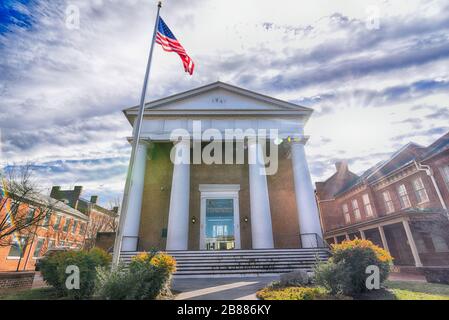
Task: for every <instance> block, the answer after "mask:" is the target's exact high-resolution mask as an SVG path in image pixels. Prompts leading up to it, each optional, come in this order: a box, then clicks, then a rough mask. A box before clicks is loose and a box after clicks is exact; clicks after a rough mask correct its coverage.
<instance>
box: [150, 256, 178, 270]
mask: <svg viewBox="0 0 449 320" xmlns="http://www.w3.org/2000/svg"><path fill="white" fill-rule="evenodd" d="M150 263H151V264H152V265H153V266H155V267H157V268H162V269H165V270H167V272H169V273H174V272H175V271H176V260H175V259H174V258H173V257H172V256H170V255H168V254H166V253H164V252H161V253H158V254H155V255H154V256H153V257H152V258H151V260H150Z"/></svg>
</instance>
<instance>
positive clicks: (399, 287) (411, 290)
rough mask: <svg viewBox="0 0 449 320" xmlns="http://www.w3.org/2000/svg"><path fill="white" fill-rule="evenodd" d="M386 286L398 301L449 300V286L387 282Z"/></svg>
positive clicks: (412, 282) (411, 282)
mask: <svg viewBox="0 0 449 320" xmlns="http://www.w3.org/2000/svg"><path fill="white" fill-rule="evenodd" d="M384 286H385V287H386V288H387V289H388V291H390V292H392V293H393V294H394V296H395V297H396V298H397V300H449V285H445V284H436V283H426V282H424V283H423V282H414V281H386V282H385V284H384Z"/></svg>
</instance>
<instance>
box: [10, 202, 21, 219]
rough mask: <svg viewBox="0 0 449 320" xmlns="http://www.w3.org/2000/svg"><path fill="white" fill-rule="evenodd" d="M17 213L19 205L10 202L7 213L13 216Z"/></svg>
mask: <svg viewBox="0 0 449 320" xmlns="http://www.w3.org/2000/svg"><path fill="white" fill-rule="evenodd" d="M18 211H19V203H18V202H17V201H15V200H13V201H12V202H11V207H10V208H9V212H10V213H11V214H12V215H13V216H15V215H16V214H17V212H18Z"/></svg>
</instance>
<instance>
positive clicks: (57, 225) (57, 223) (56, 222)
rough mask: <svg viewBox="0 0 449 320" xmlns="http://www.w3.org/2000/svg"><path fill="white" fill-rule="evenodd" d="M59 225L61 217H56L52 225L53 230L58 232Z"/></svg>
mask: <svg viewBox="0 0 449 320" xmlns="http://www.w3.org/2000/svg"><path fill="white" fill-rule="evenodd" d="M60 224H61V216H57V217H56V221H55V224H54V225H53V229H55V230H58V229H59V225H60Z"/></svg>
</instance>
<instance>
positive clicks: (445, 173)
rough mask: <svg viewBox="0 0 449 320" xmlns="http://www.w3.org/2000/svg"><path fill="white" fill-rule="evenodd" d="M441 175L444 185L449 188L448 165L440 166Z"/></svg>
mask: <svg viewBox="0 0 449 320" xmlns="http://www.w3.org/2000/svg"><path fill="white" fill-rule="evenodd" d="M440 171H441V175H442V176H443V179H444V182H445V183H446V187H447V189H448V190H449V166H444V167H442V168H440Z"/></svg>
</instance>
